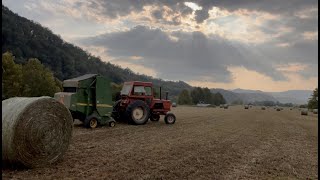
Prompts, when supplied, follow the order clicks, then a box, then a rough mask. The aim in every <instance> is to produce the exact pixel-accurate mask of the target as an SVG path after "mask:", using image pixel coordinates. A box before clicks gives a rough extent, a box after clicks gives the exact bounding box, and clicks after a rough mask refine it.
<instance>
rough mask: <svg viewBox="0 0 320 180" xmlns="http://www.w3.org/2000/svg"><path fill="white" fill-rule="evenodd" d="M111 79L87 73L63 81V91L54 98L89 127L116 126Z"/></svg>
mask: <svg viewBox="0 0 320 180" xmlns="http://www.w3.org/2000/svg"><path fill="white" fill-rule="evenodd" d="M110 82H111V81H110V80H109V79H107V78H105V77H103V76H100V75H98V74H86V75H83V76H80V77H77V78H73V79H67V80H64V81H63V92H59V93H56V94H55V95H54V98H55V99H56V100H58V101H60V102H61V103H63V104H64V105H65V106H66V107H67V108H68V109H69V110H70V112H71V114H72V117H73V118H74V119H79V120H80V121H82V122H83V123H84V125H85V126H86V127H88V128H96V127H97V126H104V125H109V126H110V127H113V126H115V120H114V119H113V118H112V117H111V113H112V108H113V107H112V104H113V103H112V92H111V91H112V90H111V84H110Z"/></svg>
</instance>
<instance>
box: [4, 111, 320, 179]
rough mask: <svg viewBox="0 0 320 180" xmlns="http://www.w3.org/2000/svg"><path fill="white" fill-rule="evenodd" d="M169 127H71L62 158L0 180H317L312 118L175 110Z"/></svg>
mask: <svg viewBox="0 0 320 180" xmlns="http://www.w3.org/2000/svg"><path fill="white" fill-rule="evenodd" d="M173 112H174V113H175V115H176V116H177V121H176V123H175V124H174V125H166V124H165V123H164V121H163V118H161V119H160V122H150V121H149V122H148V123H147V124H146V125H144V126H132V125H127V124H121V123H119V124H117V126H116V127H114V128H108V127H101V128H98V129H94V130H91V129H85V128H83V127H82V125H79V124H76V125H75V128H74V132H73V138H72V143H71V145H70V148H69V150H68V152H67V153H66V155H65V156H64V158H63V160H61V161H60V162H58V163H56V164H53V165H51V166H50V167H46V168H39V169H29V170H12V169H3V170H2V177H3V179H11V178H12V179H35V178H36V179H62V178H64V179H270V178H271V179H278V178H279V179H283V178H286V179H287V178H290V179H318V171H317V169H318V119H317V118H318V116H317V115H316V114H310V115H309V116H301V115H300V112H299V111H298V110H289V109H284V110H282V111H276V110H274V109H272V108H267V109H266V110H261V108H258V107H253V108H250V109H244V108H243V107H242V106H230V107H229V109H221V108H199V107H184V106H179V107H176V108H173Z"/></svg>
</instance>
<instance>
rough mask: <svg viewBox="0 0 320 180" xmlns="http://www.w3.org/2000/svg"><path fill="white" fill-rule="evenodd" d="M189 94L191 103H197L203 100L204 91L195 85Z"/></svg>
mask: <svg viewBox="0 0 320 180" xmlns="http://www.w3.org/2000/svg"><path fill="white" fill-rule="evenodd" d="M190 96H191V98H192V103H193V104H197V103H199V102H204V99H205V97H204V93H203V90H202V88H200V87H195V88H193V89H192V90H191V93H190Z"/></svg>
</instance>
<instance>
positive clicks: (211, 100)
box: [178, 87, 226, 105]
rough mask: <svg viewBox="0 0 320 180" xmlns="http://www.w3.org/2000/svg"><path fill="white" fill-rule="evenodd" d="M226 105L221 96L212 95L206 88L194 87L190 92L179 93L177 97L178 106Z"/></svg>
mask: <svg viewBox="0 0 320 180" xmlns="http://www.w3.org/2000/svg"><path fill="white" fill-rule="evenodd" d="M198 103H204V104H212V105H220V104H226V100H225V99H224V97H223V96H222V94H220V93H219V92H218V93H212V92H211V91H210V89H208V88H201V87H195V88H193V89H192V90H191V91H190V92H189V91H188V90H187V89H184V90H182V91H181V93H180V94H179V96H178V104H181V105H182V104H189V105H190V104H198Z"/></svg>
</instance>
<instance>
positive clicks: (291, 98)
mask: <svg viewBox="0 0 320 180" xmlns="http://www.w3.org/2000/svg"><path fill="white" fill-rule="evenodd" d="M211 92H214V93H217V92H220V93H221V94H222V95H223V97H224V98H225V99H226V101H227V103H233V102H235V101H242V102H244V103H250V102H255V101H273V102H277V101H278V102H280V103H293V104H306V103H307V102H308V99H309V97H310V96H311V94H312V91H311V90H289V91H284V92H263V91H260V90H247V89H239V88H238V89H234V90H225V89H211Z"/></svg>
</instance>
